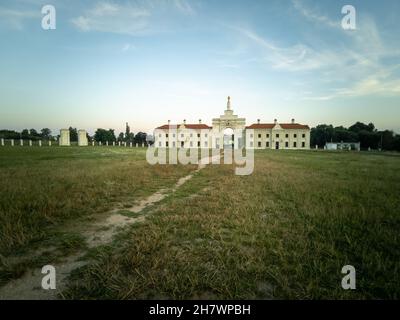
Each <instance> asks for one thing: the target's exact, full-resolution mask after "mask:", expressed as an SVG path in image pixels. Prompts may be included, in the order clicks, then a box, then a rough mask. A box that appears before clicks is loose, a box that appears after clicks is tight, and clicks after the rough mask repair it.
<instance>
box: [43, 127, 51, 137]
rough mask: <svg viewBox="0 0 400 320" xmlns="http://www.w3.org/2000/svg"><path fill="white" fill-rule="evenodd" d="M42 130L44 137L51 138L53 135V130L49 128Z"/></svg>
mask: <svg viewBox="0 0 400 320" xmlns="http://www.w3.org/2000/svg"><path fill="white" fill-rule="evenodd" d="M40 132H41V133H40V135H41V137H42V138H43V139H49V138H50V137H51V130H50V129H49V128H43V129H42V130H40Z"/></svg>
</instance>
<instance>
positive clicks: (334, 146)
mask: <svg viewBox="0 0 400 320" xmlns="http://www.w3.org/2000/svg"><path fill="white" fill-rule="evenodd" d="M360 147H361V145H360V142H343V141H342V142H327V143H326V144H325V150H356V151H360Z"/></svg>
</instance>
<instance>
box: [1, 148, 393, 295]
mask: <svg viewBox="0 0 400 320" xmlns="http://www.w3.org/2000/svg"><path fill="white" fill-rule="evenodd" d="M195 168H196V167H194V166H180V165H175V166H174V165H164V166H160V165H156V166H150V165H148V164H147V163H146V160H145V151H144V149H129V148H126V149H124V148H111V147H110V148H106V147H94V148H81V149H80V148H76V147H71V148H28V147H27V148H16V147H14V148H11V147H3V148H0V177H1V184H0V234H1V239H0V252H1V257H2V259H1V265H0V267H1V268H0V282H1V281H2V282H3V283H6V282H7V281H9V280H10V279H12V278H17V277H19V276H21V275H22V274H23V273H24V272H26V270H27V269H28V268H29V267H32V266H39V265H41V264H42V265H43V264H44V263H49V261H47V260H48V259H49V256H48V255H47V256H44V255H43V254H34V255H33V256H31V257H30V258H29V259H23V262H20V263H10V261H12V260H13V259H14V260H15V258H16V257H18V256H29V254H28V253H29V252H31V251H32V249H39V248H46V247H50V246H55V247H57V248H58V249H59V250H58V251H57V252H60V253H59V255H58V256H50V257H51V259H58V258H60V257H61V256H62V255H67V254H69V253H71V252H73V251H74V250H82V249H83V248H86V249H85V250H86V251H85V252H86V256H87V257H88V259H89V258H90V261H91V262H90V263H89V264H88V265H86V266H84V267H81V268H79V269H77V270H74V271H73V273H72V275H71V278H70V282H69V286H68V287H67V288H66V290H64V292H63V297H64V298H70V299H72V298H74V299H95V298H101V299H143V298H178V299H181V298H189V299H191V298H200V299H207V298H216V299H237V298H244V299H247V298H257V299H279V298H290V299H327V298H330V299H371V298H372V299H378V298H379V299H380V298H383V299H385V298H397V299H398V298H399V297H400V289H399V285H400V233H399V230H400V210H399V209H400V197H399V196H400V156H398V155H396V154H383V153H382V154H376V153H375V154H373V153H364V152H361V153H347V152H343V153H339V152H338V153H336V152H323V151H319V152H315V151H279V152H277V151H260V152H256V160H255V168H254V172H253V174H252V175H250V176H235V175H234V171H233V170H234V168H233V166H232V165H213V166H211V165H210V166H207V167H206V168H204V169H203V170H201V171H198V172H194V170H195ZM189 173H192V175H193V177H192V179H190V180H188V181H187V182H186V183H184V184H183V185H181V186H180V187H179V189H177V190H176V191H175V192H171V193H170V194H168V196H167V197H165V198H164V199H163V200H162V201H160V202H157V203H155V204H154V205H152V206H150V207H147V208H146V209H145V210H143V211H141V212H140V213H139V214H137V215H143V216H145V219H143V220H141V221H140V222H138V223H135V224H133V225H130V226H128V227H126V228H124V229H121V231H120V232H119V233H118V235H117V236H115V237H114V239H113V241H112V242H111V243H108V244H106V245H101V246H98V247H94V248H87V244H86V243H85V239H83V238H82V237H80V235H79V233H75V232H74V230H73V229H71V227H68V228H67V227H65V226H67V225H68V224H70V223H71V221H78V222H79V223H90V221H91V220H92V219H95V218H96V215H98V214H102V213H104V212H106V211H107V210H109V209H112V208H114V207H115V205H116V204H118V205H122V206H126V207H129V206H130V205H132V204H134V203H136V202H137V201H139V200H140V199H142V198H144V197H147V196H149V195H151V194H152V193H154V192H156V191H157V190H160V189H162V188H166V187H168V186H171V185H173V184H175V183H176V182H177V181H178V179H179V178H182V177H184V176H186V175H188V174H189ZM127 214H129V213H127ZM46 259H47V260H46ZM50 262H51V261H50ZM348 264H350V265H353V266H354V267H355V268H356V271H357V289H356V290H348V291H346V290H343V289H342V288H341V279H342V277H343V276H344V275H343V274H341V269H342V267H343V266H344V265H348Z"/></svg>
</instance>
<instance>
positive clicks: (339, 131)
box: [0, 122, 400, 151]
mask: <svg viewBox="0 0 400 320" xmlns="http://www.w3.org/2000/svg"><path fill="white" fill-rule="evenodd" d="M69 132H70V141H71V142H75V141H78V131H77V129H76V128H72V127H70V128H69ZM51 133H52V132H51V130H50V129H49V128H43V129H41V130H40V131H36V130H35V129H30V130H28V129H24V130H22V131H21V132H17V131H15V130H0V138H4V139H25V140H41V139H42V140H56V139H57V138H58V137H59V135H56V136H53V135H52V134H51ZM87 137H88V140H89V141H96V142H102V143H106V142H107V141H108V142H111V143H112V142H114V141H115V142H128V143H129V142H132V143H135V144H136V143H139V144H142V143H146V138H147V134H146V133H144V132H138V133H136V134H134V133H132V132H130V128H129V126H128V125H127V126H126V131H125V133H123V132H121V133H119V135H118V136H116V135H115V130H114V129H108V130H107V129H102V128H99V129H97V130H96V132H95V134H94V135H93V136H90V135H89V134H87ZM310 140H311V141H310V144H311V146H312V147H315V146H316V145H318V146H319V147H321V148H322V147H323V146H325V144H326V143H327V142H360V143H361V148H362V149H364V150H365V149H368V148H371V149H382V150H397V151H400V135H399V134H395V133H394V132H393V131H391V130H381V131H379V130H377V129H376V128H375V125H374V124H373V123H369V124H365V123H362V122H356V123H355V124H353V125H352V126H350V127H349V128H345V127H343V126H338V127H334V126H333V125H331V124H330V125H327V124H320V125H317V126H316V127H314V128H312V129H311V137H310Z"/></svg>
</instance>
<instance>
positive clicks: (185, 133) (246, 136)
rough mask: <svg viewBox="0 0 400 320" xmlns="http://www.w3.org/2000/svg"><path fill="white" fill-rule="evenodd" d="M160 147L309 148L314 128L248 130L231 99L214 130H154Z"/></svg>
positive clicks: (289, 126) (193, 127)
mask: <svg viewBox="0 0 400 320" xmlns="http://www.w3.org/2000/svg"><path fill="white" fill-rule="evenodd" d="M154 146H155V147H156V148H214V149H224V148H227V147H230V148H235V149H241V148H243V147H246V148H250V149H309V148H310V128H309V127H308V126H307V125H302V124H298V123H295V121H294V119H292V121H291V122H290V123H278V121H277V120H275V121H274V123H260V120H258V122H257V123H255V124H252V125H250V126H248V127H246V119H245V118H239V117H238V116H237V115H235V114H234V113H233V110H232V109H231V101H230V97H228V102H227V108H226V110H225V111H224V114H223V115H221V116H220V117H219V118H214V119H213V120H212V127H209V126H207V125H205V124H202V123H201V121H199V123H198V124H186V121H185V120H184V121H183V123H182V124H180V125H171V124H170V121H168V125H163V126H161V127H158V128H157V129H156V130H155V131H154Z"/></svg>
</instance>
